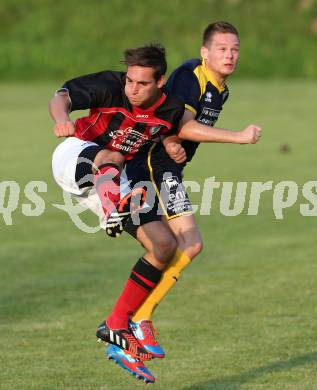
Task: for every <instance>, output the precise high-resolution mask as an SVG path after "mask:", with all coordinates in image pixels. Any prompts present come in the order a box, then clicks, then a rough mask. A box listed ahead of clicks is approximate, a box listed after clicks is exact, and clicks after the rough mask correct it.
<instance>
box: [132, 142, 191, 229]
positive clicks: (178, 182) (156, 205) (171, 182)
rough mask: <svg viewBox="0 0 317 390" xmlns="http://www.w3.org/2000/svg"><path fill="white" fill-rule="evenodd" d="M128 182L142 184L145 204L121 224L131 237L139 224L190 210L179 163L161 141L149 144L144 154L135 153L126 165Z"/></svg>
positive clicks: (138, 185)
mask: <svg viewBox="0 0 317 390" xmlns="http://www.w3.org/2000/svg"><path fill="white" fill-rule="evenodd" d="M126 174H127V178H128V180H130V186H131V187H132V188H135V187H144V186H145V187H146V189H147V204H148V205H149V207H148V208H145V209H142V210H141V211H140V212H139V213H137V216H134V218H132V219H131V220H130V221H129V222H128V224H127V225H126V227H125V230H126V231H127V232H128V233H130V234H131V235H133V236H134V237H135V235H136V230H137V228H138V227H139V226H142V225H145V224H146V223H148V222H153V221H160V220H161V218H162V216H164V217H166V219H167V220H170V219H173V218H177V217H179V216H180V215H185V214H192V212H193V210H192V206H191V203H190V200H189V198H188V194H187V192H186V190H185V187H184V185H183V183H182V167H181V166H180V165H178V164H176V163H175V161H174V160H172V159H171V158H170V157H169V156H168V154H167V153H166V151H165V148H164V147H163V145H162V144H156V145H153V146H152V147H151V149H150V150H149V152H148V153H147V154H142V155H139V156H138V155H137V156H135V157H134V158H133V159H132V160H130V161H129V162H128V163H127V165H126Z"/></svg>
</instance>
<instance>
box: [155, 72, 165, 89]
mask: <svg viewBox="0 0 317 390" xmlns="http://www.w3.org/2000/svg"><path fill="white" fill-rule="evenodd" d="M164 84H165V76H164V75H163V76H161V77H160V78H159V79H158V80H157V82H156V85H157V87H158V88H163V86H164Z"/></svg>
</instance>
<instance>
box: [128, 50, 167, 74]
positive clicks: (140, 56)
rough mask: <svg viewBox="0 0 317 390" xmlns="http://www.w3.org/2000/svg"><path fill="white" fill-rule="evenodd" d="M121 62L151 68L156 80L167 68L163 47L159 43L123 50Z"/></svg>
mask: <svg viewBox="0 0 317 390" xmlns="http://www.w3.org/2000/svg"><path fill="white" fill-rule="evenodd" d="M122 62H123V63H124V64H125V65H127V66H133V65H138V66H145V67H149V68H153V69H154V70H155V72H154V78H155V80H156V81H158V80H159V79H160V77H161V76H163V75H164V74H165V73H166V69H167V63H166V53H165V49H164V47H163V46H161V45H160V44H159V43H151V44H149V45H146V46H143V47H139V48H137V49H127V50H125V52H124V60H123V61H122Z"/></svg>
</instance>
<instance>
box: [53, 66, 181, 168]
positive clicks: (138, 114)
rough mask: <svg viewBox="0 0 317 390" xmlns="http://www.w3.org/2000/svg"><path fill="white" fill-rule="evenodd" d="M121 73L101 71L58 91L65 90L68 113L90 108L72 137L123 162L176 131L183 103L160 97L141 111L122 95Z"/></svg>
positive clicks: (80, 119) (73, 80) (77, 121)
mask: <svg viewBox="0 0 317 390" xmlns="http://www.w3.org/2000/svg"><path fill="white" fill-rule="evenodd" d="M125 76H126V74H125V73H124V72H114V71H103V72H98V73H93V74H89V75H86V76H81V77H78V78H75V79H72V80H69V81H67V82H66V83H65V84H64V85H63V86H62V88H61V89H60V90H59V91H65V92H66V90H67V91H68V93H69V96H70V99H71V111H74V110H84V109H90V112H89V115H88V116H85V117H82V118H79V119H77V120H76V123H75V128H76V132H75V137H77V138H79V139H82V140H85V141H92V142H95V143H97V144H98V145H100V146H102V147H105V148H107V149H110V150H113V151H118V152H121V153H122V154H123V155H124V157H125V159H126V160H130V159H131V158H132V157H133V156H134V155H135V154H136V153H138V152H141V151H142V150H144V151H145V150H148V146H149V144H150V143H151V142H153V141H158V140H159V139H160V136H161V135H165V134H168V133H172V132H174V131H175V132H176V131H177V128H178V124H179V121H180V119H181V118H182V116H183V114H184V104H183V103H182V102H181V101H180V100H179V99H178V98H176V97H173V96H169V95H166V94H165V93H163V94H162V96H161V97H160V99H159V100H158V101H157V102H156V103H154V105H153V106H151V107H149V108H147V109H146V110H145V109H142V108H140V107H136V106H133V105H131V104H130V102H129V100H128V98H127V96H126V95H125V92H124V87H125Z"/></svg>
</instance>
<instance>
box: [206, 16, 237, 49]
mask: <svg viewBox="0 0 317 390" xmlns="http://www.w3.org/2000/svg"><path fill="white" fill-rule="evenodd" d="M217 32H219V33H231V34H235V35H236V36H237V37H238V38H239V32H238V30H237V29H236V28H235V27H234V26H233V25H232V24H231V23H228V22H223V21H219V22H215V23H211V24H209V25H208V26H207V27H206V29H205V31H204V33H203V46H206V45H207V44H208V43H209V42H210V41H211V38H212V37H213V35H214V34H215V33H217Z"/></svg>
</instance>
